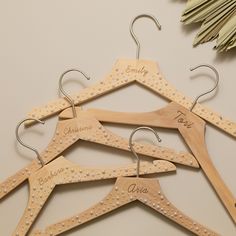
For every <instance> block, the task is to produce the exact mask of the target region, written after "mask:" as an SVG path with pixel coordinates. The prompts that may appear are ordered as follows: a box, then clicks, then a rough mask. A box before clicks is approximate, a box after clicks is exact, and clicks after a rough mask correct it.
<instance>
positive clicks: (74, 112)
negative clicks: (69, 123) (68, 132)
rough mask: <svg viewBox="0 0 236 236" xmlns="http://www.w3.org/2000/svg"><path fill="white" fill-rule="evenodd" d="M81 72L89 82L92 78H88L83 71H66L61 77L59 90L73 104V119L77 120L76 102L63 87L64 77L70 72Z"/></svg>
mask: <svg viewBox="0 0 236 236" xmlns="http://www.w3.org/2000/svg"><path fill="white" fill-rule="evenodd" d="M73 71H75V72H79V73H81V74H82V75H83V76H84V77H85V78H86V79H87V80H90V77H89V76H87V75H86V74H85V73H84V72H83V71H81V70H77V69H70V70H66V71H65V72H64V73H63V74H62V75H61V76H60V79H59V89H60V91H61V93H62V94H63V95H64V96H65V97H66V99H67V100H68V101H69V103H70V104H71V107H72V112H73V117H74V118H76V117H77V114H76V109H75V103H74V100H73V99H72V98H71V97H70V95H69V94H68V93H66V92H65V90H64V89H63V86H62V80H63V78H64V76H65V75H66V74H68V73H70V72H73Z"/></svg>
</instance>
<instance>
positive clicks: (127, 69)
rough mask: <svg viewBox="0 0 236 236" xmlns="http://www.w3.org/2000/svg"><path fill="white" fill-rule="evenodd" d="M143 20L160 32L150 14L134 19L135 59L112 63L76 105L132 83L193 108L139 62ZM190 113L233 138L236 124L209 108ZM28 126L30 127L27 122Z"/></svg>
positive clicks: (50, 109) (56, 106) (46, 111)
mask: <svg viewBox="0 0 236 236" xmlns="http://www.w3.org/2000/svg"><path fill="white" fill-rule="evenodd" d="M142 17H145V18H149V19H151V20H153V21H154V23H155V24H156V26H157V27H158V28H159V29H161V26H160V24H159V22H158V20H157V19H156V18H155V17H154V16H152V15H148V14H142V15H138V16H137V17H135V18H134V19H133V20H132V22H131V25H130V33H131V35H132V37H133V39H134V40H135V43H136V44H137V55H136V60H135V59H131V60H128V59H119V60H118V61H117V62H116V63H115V65H114V67H113V68H112V70H111V72H110V73H109V74H108V75H107V76H106V77H105V78H104V79H103V80H101V81H99V83H97V84H95V85H93V86H90V87H88V88H85V89H83V90H82V91H80V92H79V93H76V94H74V95H73V96H72V98H73V100H74V102H75V104H82V103H85V102H87V101H89V100H92V99H95V98H97V97H99V96H101V95H104V94H106V93H109V92H112V91H114V90H117V89H119V88H121V87H124V86H127V85H129V84H131V83H138V84H140V85H143V86H144V87H145V88H148V89H150V90H151V91H153V92H155V93H157V94H158V95H160V96H162V97H164V98H165V99H167V100H170V101H173V102H175V103H177V104H180V105H182V106H183V107H185V108H187V109H189V108H190V107H191V106H192V104H193V101H192V99H191V98H189V97H187V96H185V95H184V94H183V93H181V92H180V91H178V90H177V89H176V88H175V87H174V86H173V85H171V84H170V83H169V82H168V81H167V80H166V79H165V78H164V77H163V75H161V73H160V71H159V69H158V66H157V63H156V62H153V61H149V60H141V59H139V53H140V43H139V41H138V39H137V36H136V35H135V34H134V32H133V25H134V22H135V21H136V20H137V19H139V18H142ZM67 107H70V103H69V102H68V101H67V100H66V99H64V98H60V99H56V100H54V101H51V102H48V103H47V104H45V105H43V106H41V107H36V108H34V109H32V111H31V112H29V114H28V115H27V117H33V118H37V119H45V118H47V117H50V116H52V115H55V114H58V113H59V112H60V111H62V110H64V109H65V108H67ZM192 112H193V113H195V114H196V115H197V116H199V117H201V118H202V119H204V120H205V121H207V122H209V123H211V124H213V125H214V126H216V127H217V128H219V129H220V130H222V131H224V132H226V133H228V134H229V135H231V136H233V137H236V123H235V122H233V121H230V120H228V119H226V118H224V117H223V116H222V115H220V114H217V113H216V112H214V111H212V110H211V109H209V108H208V107H206V106H204V105H202V104H199V103H197V104H196V105H195V106H194V109H192ZM28 124H30V122H29V123H28Z"/></svg>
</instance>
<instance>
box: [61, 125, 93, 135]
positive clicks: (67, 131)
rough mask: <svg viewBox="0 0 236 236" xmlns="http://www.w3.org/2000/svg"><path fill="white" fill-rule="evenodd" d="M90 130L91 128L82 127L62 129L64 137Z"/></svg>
mask: <svg viewBox="0 0 236 236" xmlns="http://www.w3.org/2000/svg"><path fill="white" fill-rule="evenodd" d="M91 129H92V126H84V127H76V128H71V127H69V128H65V129H64V135H70V134H75V133H78V132H83V131H88V130H91Z"/></svg>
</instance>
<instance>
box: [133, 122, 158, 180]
mask: <svg viewBox="0 0 236 236" xmlns="http://www.w3.org/2000/svg"><path fill="white" fill-rule="evenodd" d="M139 130H149V131H151V132H152V133H154V135H155V136H156V138H157V140H158V142H161V139H160V137H159V135H158V133H157V132H156V131H155V130H154V129H152V128H150V127H147V126H141V127H138V128H137V129H135V130H134V131H133V132H132V133H131V134H130V137H129V148H130V150H131V151H132V153H133V154H134V156H135V157H136V158H137V177H139V169H140V158H139V156H138V154H137V153H136V152H135V150H134V148H133V142H132V140H133V136H134V134H135V133H136V132H137V131H139Z"/></svg>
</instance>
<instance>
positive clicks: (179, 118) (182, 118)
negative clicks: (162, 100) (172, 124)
mask: <svg viewBox="0 0 236 236" xmlns="http://www.w3.org/2000/svg"><path fill="white" fill-rule="evenodd" d="M174 120H177V122H178V123H179V124H183V126H185V127H187V128H188V129H190V128H192V127H193V125H194V123H193V122H191V121H189V120H188V119H187V117H186V114H185V113H183V112H182V111H177V116H176V117H175V118H174Z"/></svg>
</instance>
